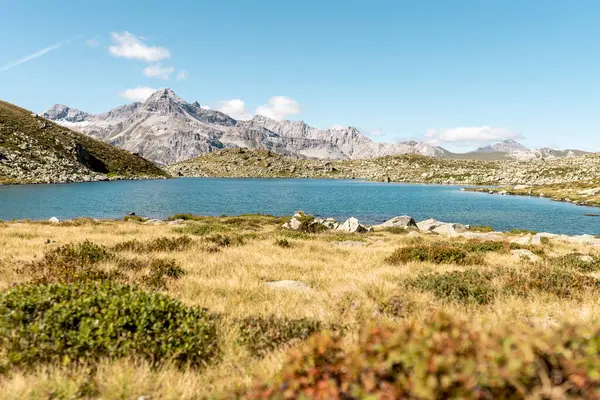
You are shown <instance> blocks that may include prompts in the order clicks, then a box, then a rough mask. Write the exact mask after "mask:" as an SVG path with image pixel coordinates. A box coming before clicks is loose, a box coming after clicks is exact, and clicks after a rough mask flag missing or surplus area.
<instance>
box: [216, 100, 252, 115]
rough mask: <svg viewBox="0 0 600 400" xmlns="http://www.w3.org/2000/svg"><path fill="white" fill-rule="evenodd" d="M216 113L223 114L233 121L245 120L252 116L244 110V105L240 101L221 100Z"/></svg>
mask: <svg viewBox="0 0 600 400" xmlns="http://www.w3.org/2000/svg"><path fill="white" fill-rule="evenodd" d="M217 111H220V112H222V113H225V114H227V115H229V116H230V117H232V118H234V119H240V120H247V119H251V118H252V114H251V113H249V112H248V110H246V103H245V102H244V100H240V99H232V100H221V101H220V102H219V107H217Z"/></svg>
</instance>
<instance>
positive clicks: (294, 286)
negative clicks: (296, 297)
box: [265, 280, 310, 290]
mask: <svg viewBox="0 0 600 400" xmlns="http://www.w3.org/2000/svg"><path fill="white" fill-rule="evenodd" d="M265 286H268V287H270V288H271V289H278V290H310V287H308V285H307V284H306V283H304V282H300V281H292V280H283V281H273V282H267V283H265Z"/></svg>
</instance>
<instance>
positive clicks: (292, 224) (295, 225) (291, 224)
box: [283, 215, 302, 231]
mask: <svg viewBox="0 0 600 400" xmlns="http://www.w3.org/2000/svg"><path fill="white" fill-rule="evenodd" d="M301 226H302V223H301V222H300V221H299V220H298V218H297V217H296V215H294V216H293V217H292V219H290V220H289V221H288V222H286V223H285V224H283V228H284V229H292V230H294V231H297V230H298V229H300V227H301Z"/></svg>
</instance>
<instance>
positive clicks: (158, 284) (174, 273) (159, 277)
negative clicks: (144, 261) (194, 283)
mask: <svg viewBox="0 0 600 400" xmlns="http://www.w3.org/2000/svg"><path fill="white" fill-rule="evenodd" d="M148 269H149V273H148V274H147V275H146V276H145V277H144V280H143V283H144V284H145V285H147V286H149V287H150V288H153V289H165V288H166V287H167V278H170V279H179V278H181V277H182V276H183V275H185V270H184V269H183V268H181V266H180V265H179V264H177V262H176V261H175V260H173V259H170V258H158V259H154V260H152V261H150V264H149V266H148Z"/></svg>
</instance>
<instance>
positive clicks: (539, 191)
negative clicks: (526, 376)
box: [464, 185, 600, 216]
mask: <svg viewBox="0 0 600 400" xmlns="http://www.w3.org/2000/svg"><path fill="white" fill-rule="evenodd" d="M591 186H595V185H590V187H591ZM534 190H535V191H534ZM543 190H544V187H535V186H532V187H528V188H523V189H514V188H510V187H502V188H498V187H490V186H485V187H467V188H464V191H466V192H474V193H484V194H490V195H496V196H521V197H536V198H540V199H548V200H552V201H556V202H559V203H569V204H572V205H574V206H581V207H589V208H600V196H595V197H594V198H592V199H589V198H588V199H581V198H579V197H577V198H574V199H571V198H570V197H554V196H552V197H550V196H547V195H546V194H545V193H544V192H543ZM563 190H568V189H567V188H566V187H565V188H564V189H563ZM571 194H572V196H571V197H575V196H574V193H571ZM593 216H596V215H593Z"/></svg>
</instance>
